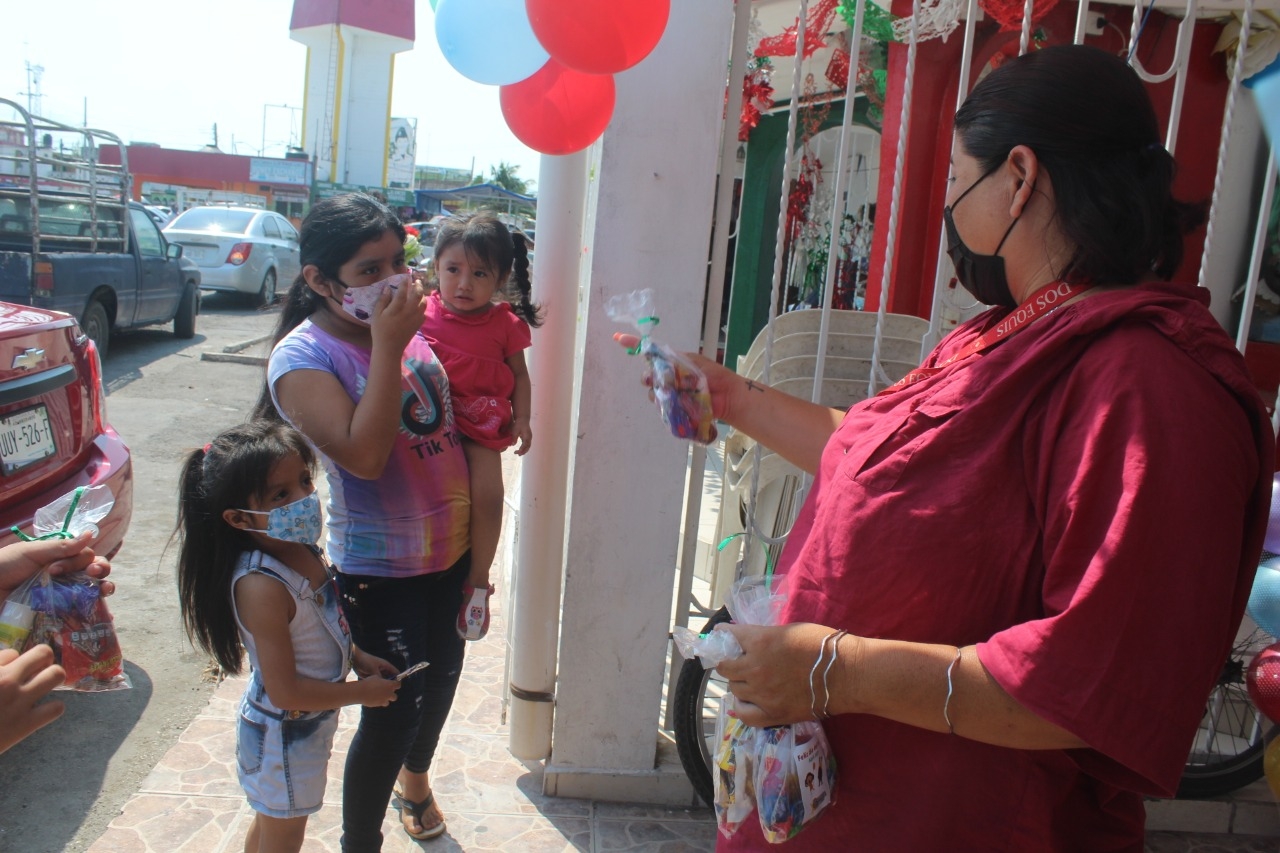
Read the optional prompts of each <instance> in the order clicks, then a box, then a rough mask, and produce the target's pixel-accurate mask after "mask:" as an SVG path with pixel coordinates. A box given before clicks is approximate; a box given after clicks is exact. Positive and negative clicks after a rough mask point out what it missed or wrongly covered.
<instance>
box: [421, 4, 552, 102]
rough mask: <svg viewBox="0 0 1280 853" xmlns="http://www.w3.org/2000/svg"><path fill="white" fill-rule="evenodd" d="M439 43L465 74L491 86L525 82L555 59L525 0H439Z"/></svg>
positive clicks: (458, 69) (449, 58) (437, 13)
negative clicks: (535, 31)
mask: <svg viewBox="0 0 1280 853" xmlns="http://www.w3.org/2000/svg"><path fill="white" fill-rule="evenodd" d="M436 41H438V42H439V43H440V52H441V53H443V54H444V58H445V59H446V60H448V61H449V64H450V65H452V66H453V67H454V69H456V70H457V72H458V73H459V74H461V75H462V76H463V77H466V78H467V79H468V80H474V81H476V82H477V83H487V84H488V85H491V86H505V85H507V84H508V83H519V82H520V81H521V80H524V79H525V78H526V77H530V76H532V75H533V73H534V72H535V71H537V70H538V69H539V68H541V67H542V66H543V65H546V64H547V60H548V59H550V58H551V56H550V55H549V54H548V53H547V52H546V51H545V50H543V48H542V45H541V44H539V43H538V38H537V36H535V35H534V34H533V27H532V26H531V25H530V24H529V13H528V11H527V10H526V9H525V0H438V2H437V4H436Z"/></svg>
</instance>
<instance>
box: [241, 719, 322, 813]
mask: <svg viewBox="0 0 1280 853" xmlns="http://www.w3.org/2000/svg"><path fill="white" fill-rule="evenodd" d="M337 730H338V712H337V711H316V712H311V713H305V714H294V713H285V714H279V713H276V712H275V711H269V710H267V709H265V708H261V707H259V706H258V705H255V704H254V703H253V702H251V701H249V700H248V698H246V699H244V700H243V701H241V703H240V721H239V724H238V725H237V727H236V757H237V759H238V762H237V763H238V765H239V766H238V768H237V769H238V770H239V777H240V786H241V787H242V788H244V793H245V796H247V797H248V798H249V805H251V806H253V809H254V811H257V812H261V813H262V814H264V815H267V816H268V817H278V818H291V817H302V816H304V815H309V814H314V813H315V812H317V811H319V810H320V806H321V805H322V804H323V802H324V788H325V783H326V781H328V776H327V772H326V771H327V769H328V766H329V754H330V753H331V752H332V751H333V736H334V733H335V732H336V731H337Z"/></svg>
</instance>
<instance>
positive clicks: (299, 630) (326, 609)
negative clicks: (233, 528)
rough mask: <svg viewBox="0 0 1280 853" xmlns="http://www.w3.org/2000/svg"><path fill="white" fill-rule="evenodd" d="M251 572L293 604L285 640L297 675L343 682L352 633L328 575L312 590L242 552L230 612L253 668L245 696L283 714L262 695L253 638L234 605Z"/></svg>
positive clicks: (273, 562)
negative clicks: (290, 596)
mask: <svg viewBox="0 0 1280 853" xmlns="http://www.w3.org/2000/svg"><path fill="white" fill-rule="evenodd" d="M255 572H256V573H258V574H262V575H265V576H267V577H270V578H274V579H275V580H277V581H279V582H280V583H282V584H283V585H284V586H285V588H286V589H288V590H289V592H291V593H292V594H293V597H294V601H295V603H296V605H297V606H296V610H295V613H294V616H293V619H292V620H290V622H289V637H290V639H291V640H292V641H293V658H294V662H295V664H296V666H297V671H298V675H300V676H302V677H303V678H314V679H316V680H318V681H343V680H345V679H346V677H347V673H348V672H349V671H350V667H351V663H350V661H351V632H350V631H349V630H348V629H347V623H346V620H345V619H344V618H343V617H342V610H341V608H340V607H339V606H338V587H337V584H336V583H335V582H334V580H333V575H332V572H330V578H329V580H328V581H327V582H326V583H325V584H324V586H322V587H320V589H317V590H312V589H311V582H310V581H309V580H307V579H306V578H305V577H303V576H302V575H300V574H298V573H297V572H295V571H294V570H293V569H291V568H289V567H288V566H286V565H285V564H284V563H282V562H280V561H279V560H277V559H275V558H274V557H271V556H270V555H268V554H264V553H263V552H261V551H246V552H244V553H242V554H241V555H240V562H239V564H238V565H237V566H236V570H235V573H234V574H233V575H232V576H231V608H232V611H233V612H234V613H235V617H236V627H237V628H239V629H240V642H242V643H243V644H244V647H245V650H246V651H247V652H248V653H249V666H250V667H251V668H252V672H251V673H250V676H249V686H248V688H247V689H246V690H245V695H246V696H247V697H251V698H252V699H253V701H254V703H255V704H257V705H259V706H261V707H263V708H265V709H267V710H270V711H277V712H283V711H285V710H287V709H283V708H279V707H277V706H276V705H275V704H273V703H272V702H271V700H270V698H269V697H268V696H267V694H266V690H265V688H264V687H263V685H262V679H261V676H260V674H259V666H258V647H257V644H256V643H255V642H254V639H253V635H252V634H250V633H249V632H248V631H247V630H245V627H244V623H242V622H241V621H240V612H239V610H238V609H237V608H236V605H235V586H236V583H237V582H239V580H240V579H241V578H243V577H247V576H248V575H250V574H253V573H255Z"/></svg>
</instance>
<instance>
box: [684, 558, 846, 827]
mask: <svg viewBox="0 0 1280 853" xmlns="http://www.w3.org/2000/svg"><path fill="white" fill-rule="evenodd" d="M785 600H786V597H785V596H784V595H782V594H778V593H774V592H772V591H771V590H770V587H769V581H768V580H766V579H765V578H760V577H750V578H744V579H743V580H741V581H738V582H737V583H736V584H735V585H734V588H733V590H732V592H731V593H730V596H729V603H728V606H729V613H730V614H731V615H732V616H733V620H734V621H735V622H738V623H742V624H747V625H776V624H777V621H778V619H777V617H778V613H779V612H780V609H781V607H782V604H783V602H784V601H785ZM672 637H673V639H674V640H675V643H676V647H677V648H678V649H679V650H680V653H681V654H682V655H684V656H685V657H686V658H690V659H692V658H693V657H695V656H697V657H698V659H699V660H700V661H701V662H702V665H703V666H704V667H706V668H708V669H710V668H711V667H713V666H715V665H717V664H718V663H720V662H721V661H723V660H729V659H731V658H735V657H738V656H739V655H741V654H742V647H741V646H739V645H738V641H737V640H736V639H735V638H734V636H733V634H732V633H730V632H729V631H727V630H723V627H722V626H717V628H716V630H714V631H712V632H710V633H709V634H707V635H706V636H702V635H700V634H698V633H697V632H695V631H692V630H690V629H688V628H676V629H675V630H674V631H673V632H672ZM734 701H735V700H734V697H733V694H731V693H727V694H725V696H724V697H723V698H722V700H721V704H720V714H719V716H718V717H717V719H716V746H715V754H714V755H713V756H712V763H713V767H712V774H711V775H712V781H713V784H714V791H715V796H714V800H715V802H714V803H713V804H712V805H713V807H714V808H715V812H716V825H717V826H718V827H719V829H720V832H721V833H722V834H723V835H725V836H726V837H727V836H730V835H732V834H733V833H734V832H735V831H737V829H738V827H739V826H741V825H742V822H743V821H744V820H746V819H747V818H748V817H750V815H751V813H752V811H755V812H756V813H757V815H758V817H759V820H760V828H761V830H762V831H763V833H764V837H765V838H766V839H767V840H768V841H769V842H771V843H773V844H779V843H781V842H783V841H787V840H789V839H791V838H794V837H795V836H796V835H798V834H799V833H800V831H801V830H802V829H804V827H805V826H807V825H808V824H809V823H811V822H812V821H813V820H815V819H816V818H817V817H818V816H819V815H820V814H822V812H823V811H824V810H825V809H826V808H827V806H829V805H831V803H832V802H834V801H835V789H836V760H835V755H834V753H832V751H831V744H830V742H828V740H827V734H826V732H825V731H824V730H823V728H822V724H821V723H820V722H818V721H817V720H812V721H811V720H805V721H804V722H800V723H793V724H791V725H789V726H765V727H762V728H753V727H751V726H747V725H743V723H742V721H741V720H739V719H737V718H736V717H734V716H731V713H732V711H733V708H734Z"/></svg>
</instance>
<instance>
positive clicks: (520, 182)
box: [489, 160, 529, 195]
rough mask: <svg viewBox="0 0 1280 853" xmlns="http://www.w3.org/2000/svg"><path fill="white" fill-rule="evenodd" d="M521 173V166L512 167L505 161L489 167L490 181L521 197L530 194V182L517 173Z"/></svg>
mask: <svg viewBox="0 0 1280 853" xmlns="http://www.w3.org/2000/svg"><path fill="white" fill-rule="evenodd" d="M519 171H520V167H519V166H515V165H512V164H511V163H508V162H506V161H505V160H503V161H501V162H499V163H498V165H496V166H490V167H489V181H490V183H494V184H497V185H498V186H500V187H502V188H503V189H504V190H508V191H510V192H513V193H519V194H520V195H528V194H529V182H528V181H526V180H524V179H523V178H521V177H520V176H519V175H517V174H516V173H517V172H519Z"/></svg>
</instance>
